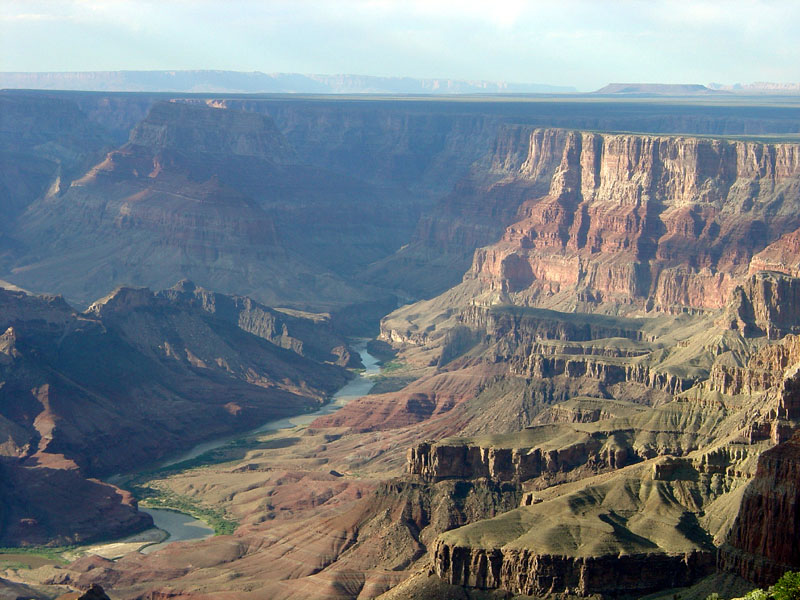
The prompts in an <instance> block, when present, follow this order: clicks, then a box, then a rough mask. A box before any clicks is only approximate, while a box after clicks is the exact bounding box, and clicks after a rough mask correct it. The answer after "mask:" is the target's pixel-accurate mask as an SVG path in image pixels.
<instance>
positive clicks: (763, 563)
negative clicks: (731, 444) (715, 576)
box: [719, 436, 800, 586]
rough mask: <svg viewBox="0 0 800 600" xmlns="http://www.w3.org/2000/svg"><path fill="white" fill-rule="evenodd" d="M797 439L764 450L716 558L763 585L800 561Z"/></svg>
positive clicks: (799, 445)
mask: <svg viewBox="0 0 800 600" xmlns="http://www.w3.org/2000/svg"><path fill="white" fill-rule="evenodd" d="M798 481H800V438H798V437H797V436H795V437H793V438H792V439H790V440H788V441H786V442H783V443H782V444H779V445H777V446H776V447H775V448H773V449H771V450H768V451H767V452H764V453H763V454H762V455H761V456H760V457H759V459H758V469H757V471H756V475H755V477H754V479H753V481H752V482H751V483H750V485H749V486H748V487H747V489H746V490H745V493H744V497H743V499H742V507H741V510H740V512H739V516H738V518H737V519H736V524H735V525H734V527H733V530H732V531H731V535H730V538H729V539H728V543H727V544H725V545H724V546H723V547H722V549H721V551H720V557H719V566H720V568H721V569H723V570H726V571H732V572H734V573H737V574H739V575H741V576H742V577H744V578H746V579H748V580H750V581H752V582H754V583H756V584H758V585H760V586H768V585H771V584H773V583H775V581H777V580H778V578H780V577H781V575H783V574H784V573H785V572H786V571H789V570H796V569H797V566H798V565H800V550H798V546H797V539H798V535H800V520H799V519H798V501H799V500H800V490H798V487H797V482H798Z"/></svg>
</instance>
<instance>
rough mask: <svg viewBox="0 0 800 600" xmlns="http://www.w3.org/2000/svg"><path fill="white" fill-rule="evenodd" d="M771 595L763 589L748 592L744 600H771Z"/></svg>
mask: <svg viewBox="0 0 800 600" xmlns="http://www.w3.org/2000/svg"><path fill="white" fill-rule="evenodd" d="M769 598H770V597H769V594H767V592H765V591H764V590H762V589H758V590H752V591H750V592H747V595H746V596H745V597H744V600H769Z"/></svg>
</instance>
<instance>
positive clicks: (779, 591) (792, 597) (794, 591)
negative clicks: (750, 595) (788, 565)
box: [769, 571, 800, 600]
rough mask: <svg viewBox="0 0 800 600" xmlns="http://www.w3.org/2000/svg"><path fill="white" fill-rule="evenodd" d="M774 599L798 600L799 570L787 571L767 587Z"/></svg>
mask: <svg viewBox="0 0 800 600" xmlns="http://www.w3.org/2000/svg"><path fill="white" fill-rule="evenodd" d="M769 593H770V595H771V596H772V597H773V598H774V600H800V572H796V571H787V572H786V573H784V574H783V577H781V578H780V579H779V580H778V581H777V582H776V583H775V585H773V586H772V587H771V588H769Z"/></svg>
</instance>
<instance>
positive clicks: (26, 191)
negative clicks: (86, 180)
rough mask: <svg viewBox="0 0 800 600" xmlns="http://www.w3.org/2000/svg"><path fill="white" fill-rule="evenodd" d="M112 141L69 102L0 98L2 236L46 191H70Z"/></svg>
mask: <svg viewBox="0 0 800 600" xmlns="http://www.w3.org/2000/svg"><path fill="white" fill-rule="evenodd" d="M111 142H112V136H111V135H110V134H109V132H108V131H107V130H105V129H104V128H102V127H98V126H97V125H96V124H95V123H92V122H91V121H90V120H89V118H88V117H87V116H86V114H84V113H83V112H82V111H81V110H79V108H78V106H77V105H76V104H75V103H74V102H73V101H71V100H69V99H66V98H52V97H44V96H35V95H34V96H31V95H25V94H0V157H2V159H0V218H1V219H2V223H1V224H0V231H10V230H12V229H13V223H14V220H15V219H16V217H18V216H19V215H20V214H21V213H22V212H24V210H25V209H26V208H27V207H28V205H30V204H31V203H32V202H33V201H34V200H36V199H37V198H39V197H41V196H42V195H44V194H46V193H48V191H51V192H58V191H60V190H63V189H66V188H67V187H68V186H69V183H70V182H71V181H72V180H73V179H74V178H76V177H79V176H80V175H81V174H82V173H83V172H84V171H85V170H86V169H87V168H89V167H90V166H91V165H92V163H93V161H96V160H98V159H99V158H100V157H101V156H102V153H103V151H104V149H105V148H106V147H107V146H109V145H110V144H111Z"/></svg>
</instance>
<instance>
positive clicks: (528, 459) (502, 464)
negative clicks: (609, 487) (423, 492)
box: [407, 426, 641, 483]
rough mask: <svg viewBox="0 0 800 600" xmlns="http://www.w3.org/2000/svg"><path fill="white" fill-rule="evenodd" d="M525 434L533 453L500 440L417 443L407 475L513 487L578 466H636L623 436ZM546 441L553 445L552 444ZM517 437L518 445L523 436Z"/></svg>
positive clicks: (544, 430)
mask: <svg viewBox="0 0 800 600" xmlns="http://www.w3.org/2000/svg"><path fill="white" fill-rule="evenodd" d="M524 433H528V432H523V434H524ZM529 433H530V436H529V437H532V438H534V439H536V438H538V441H539V444H538V447H537V445H529V444H525V445H520V444H524V441H520V442H517V444H515V445H514V446H512V447H509V446H506V444H504V441H505V440H496V441H495V442H494V444H491V445H490V443H487V445H474V444H473V443H469V442H467V443H458V442H457V441H453V443H448V442H447V441H443V442H440V443H430V442H423V443H420V444H418V445H416V446H414V447H412V448H409V450H408V453H407V470H408V473H409V474H410V475H414V476H417V477H421V478H422V479H425V480H428V481H440V480H443V479H479V478H489V479H491V480H492V481H498V482H506V481H508V482H517V483H519V482H524V481H528V480H530V479H534V478H537V477H540V476H542V475H544V474H549V475H555V474H558V473H565V472H568V471H571V470H573V469H577V468H578V467H583V466H587V467H589V468H590V469H591V470H593V471H602V470H606V469H619V468H622V467H624V466H627V465H629V464H631V463H633V462H637V461H639V460H641V457H639V456H636V454H635V452H634V451H633V449H632V447H631V444H630V441H629V440H625V439H624V438H625V437H626V432H613V433H609V432H590V433H586V432H583V431H576V430H572V429H570V428H569V427H559V426H549V427H548V426H542V427H540V428H538V430H529ZM550 436H552V440H558V441H557V442H555V443H552V442H551V437H550ZM522 437H523V440H524V438H525V437H526V436H525V435H523V436H522ZM512 443H514V442H513V441H512ZM534 443H535V442H534Z"/></svg>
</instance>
